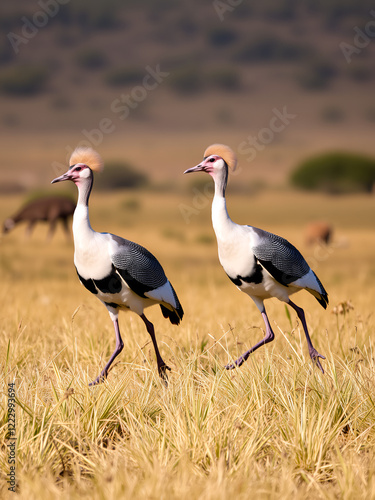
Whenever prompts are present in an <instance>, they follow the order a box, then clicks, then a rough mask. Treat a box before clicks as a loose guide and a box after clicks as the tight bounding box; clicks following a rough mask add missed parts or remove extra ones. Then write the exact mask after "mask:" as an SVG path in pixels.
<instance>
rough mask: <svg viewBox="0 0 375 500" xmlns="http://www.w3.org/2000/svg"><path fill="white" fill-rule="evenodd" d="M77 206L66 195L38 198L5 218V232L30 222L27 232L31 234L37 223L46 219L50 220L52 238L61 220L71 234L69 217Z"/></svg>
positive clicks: (50, 235) (67, 232)
mask: <svg viewBox="0 0 375 500" xmlns="http://www.w3.org/2000/svg"><path fill="white" fill-rule="evenodd" d="M75 208H76V204H75V203H74V201H73V200H72V199H71V198H68V197H66V196H49V197H44V198H38V199H37V200H33V201H30V202H29V203H27V204H26V205H24V206H23V207H22V208H21V210H19V211H18V212H17V213H16V214H15V215H13V217H9V218H8V219H6V220H5V222H4V225H3V234H6V233H8V232H9V231H10V230H11V229H13V228H14V227H15V226H16V225H17V224H19V223H20V222H28V225H27V228H26V233H27V235H28V236H30V235H31V233H32V230H33V229H34V226H35V224H36V223H37V222H40V221H45V222H49V231H48V236H47V237H48V239H51V238H52V236H53V234H54V232H55V229H56V224H57V222H58V221H59V220H61V222H62V224H63V227H64V229H65V232H66V234H67V235H68V236H70V233H69V227H68V219H69V217H71V216H72V215H73V213H74V210H75Z"/></svg>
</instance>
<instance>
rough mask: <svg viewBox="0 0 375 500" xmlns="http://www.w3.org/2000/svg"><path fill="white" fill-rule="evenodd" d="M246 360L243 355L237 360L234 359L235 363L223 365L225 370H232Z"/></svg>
mask: <svg viewBox="0 0 375 500" xmlns="http://www.w3.org/2000/svg"><path fill="white" fill-rule="evenodd" d="M247 358H248V356H246V357H245V355H244V354H243V355H242V356H240V357H239V358H238V359H236V361H235V362H234V363H229V364H227V365H225V369H226V370H234V369H235V368H238V367H239V366H241V365H242V363H244V362H245V361H246V360H247Z"/></svg>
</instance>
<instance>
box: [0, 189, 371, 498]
mask: <svg viewBox="0 0 375 500" xmlns="http://www.w3.org/2000/svg"><path fill="white" fill-rule="evenodd" d="M193 196H194V195H193V194H192V193H188V194H186V191H185V193H180V194H168V193H167V194H166V193H161V192H143V193H130V192H122V193H119V194H115V195H112V194H111V195H105V194H98V193H95V192H94V194H93V197H92V200H91V222H92V225H93V227H94V228H95V229H96V230H99V231H104V230H105V231H110V232H115V233H117V234H120V235H122V236H124V237H127V238H129V239H133V240H135V241H137V242H139V243H141V244H143V245H145V246H146V247H147V248H149V249H150V250H151V251H152V252H153V253H154V254H155V255H156V256H157V257H158V258H159V260H160V261H161V262H162V264H163V266H164V269H165V271H166V273H167V276H168V277H169V279H170V280H171V282H172V283H173V285H174V287H175V289H176V291H177V293H178V295H179V298H180V300H181V302H182V304H183V306H184V309H185V317H184V319H183V321H182V324H181V325H180V326H179V327H174V326H172V325H170V324H169V323H168V322H167V321H166V320H164V319H163V317H162V315H161V312H160V309H159V308H158V307H154V308H151V309H149V310H148V311H147V314H148V317H149V318H150V320H151V321H153V322H154V324H155V328H156V332H157V338H158V340H159V345H160V349H161V351H162V355H163V357H164V359H165V360H166V362H167V363H168V364H169V366H171V368H172V372H171V374H170V376H169V386H168V388H165V387H164V385H163V384H162V383H161V382H160V380H159V378H158V375H157V370H156V362H155V358H154V353H153V349H152V346H151V343H150V339H149V338H148V335H147V332H146V331H145V329H144V326H143V323H142V322H141V321H140V320H139V318H137V316H136V315H134V314H132V313H128V314H125V313H123V314H122V315H121V316H120V328H121V330H122V333H123V339H124V343H125V347H124V350H123V352H122V353H121V355H120V356H119V358H118V360H117V363H116V364H115V366H114V367H113V369H112V370H111V372H110V374H109V377H108V380H107V381H106V382H105V383H104V384H102V385H100V386H97V387H93V388H89V387H88V382H90V381H91V380H92V379H93V378H94V377H95V376H96V375H97V374H98V373H99V371H100V369H101V368H102V367H103V365H104V363H105V360H107V359H108V357H109V355H110V353H111V352H112V350H113V348H114V344H115V339H114V332H113V327H112V323H111V321H110V319H109V317H108V314H107V312H106V310H105V308H104V307H103V306H102V305H101V304H100V303H99V301H97V299H95V297H94V296H92V295H90V294H89V293H88V292H87V291H86V290H85V289H84V288H83V287H82V286H81V285H80V284H79V282H78V279H77V276H76V273H75V270H74V266H73V256H72V251H73V247H72V242H67V241H66V239H65V236H64V234H63V233H62V231H61V229H59V230H58V232H57V234H56V237H55V238H54V239H53V240H52V242H49V243H47V242H46V241H45V236H46V228H45V227H43V226H40V227H38V228H37V229H36V231H35V234H34V235H33V237H32V238H31V240H26V239H25V237H24V232H23V229H21V228H18V229H16V230H15V231H14V232H13V233H11V234H10V235H8V236H7V237H4V238H3V239H2V240H1V242H0V252H1V254H0V255H1V261H0V265H1V288H0V294H1V304H2V307H1V335H0V342H1V351H0V352H1V354H0V366H1V437H0V443H1V445H0V446H1V448H0V449H1V452H0V453H1V455H0V456H1V471H0V473H1V486H0V488H1V493H0V495H1V496H2V497H3V498H6V497H7V494H9V495H12V496H11V498H18V497H19V498H25V499H26V498H27V499H38V500H43V499H48V500H49V499H50V498H55V499H78V498H79V499H84V498H90V499H94V500H96V499H106V498H108V499H109V498H133V499H136V498H150V499H151V498H155V499H156V498H157V499H162V498H165V499H177V498H179V499H180V498H199V499H205V500H208V499H214V498H215V500H216V499H224V498H231V497H236V498H237V499H239V500H240V499H248V498H257V499H263V498H264V499H266V498H275V499H276V498H277V499H286V498H295V499H301V498H303V499H305V500H306V499H317V498H319V499H320V498H322V499H323V498H324V499H334V498H340V499H349V498H366V499H371V498H375V465H374V464H375V451H374V450H375V429H374V424H375V389H374V384H375V376H374V374H375V363H374V354H373V340H372V337H373V330H374V324H375V318H374V313H373V311H374V299H375V287H374V277H375V262H374V246H375V236H374V222H373V214H374V204H375V199H374V198H373V197H370V196H368V197H366V196H345V197H326V196H321V195H307V194H301V193H295V192H291V191H283V190H279V191H272V192H267V191H264V192H259V193H258V194H255V195H253V196H249V195H246V196H245V195H244V194H239V193H233V192H232V193H231V192H230V191H229V193H228V197H229V200H228V206H229V211H230V214H231V216H232V218H233V219H234V220H235V221H238V222H240V223H249V224H253V225H256V226H259V227H263V228H264V229H268V230H270V231H273V232H276V233H278V234H282V235H283V236H285V237H287V238H288V239H289V240H290V241H292V242H293V243H294V244H295V245H296V246H297V247H298V248H300V249H301V251H302V252H303V254H304V255H305V256H306V258H307V260H308V261H309V263H310V264H312V265H313V267H314V269H315V270H316V272H317V274H318V276H319V277H320V279H321V280H322V282H323V283H324V285H325V287H326V288H327V290H328V292H329V297H330V306H329V308H328V310H327V311H324V310H323V309H322V308H321V307H320V306H319V304H318V303H317V302H316V301H315V299H314V298H313V297H312V296H310V295H309V294H308V293H306V292H301V293H300V294H298V295H297V296H295V301H296V302H297V304H299V305H301V306H302V307H304V308H305V310H306V315H307V320H308V325H309V327H310V332H311V336H312V341H313V343H314V345H315V346H316V348H317V349H318V351H319V352H320V353H322V354H324V355H325V356H326V360H325V361H324V362H323V365H324V368H325V374H324V375H322V373H321V372H320V371H319V370H318V369H317V368H315V367H314V366H313V365H312V363H311V361H310V359H309V357H308V351H307V346H306V341H305V338H304V334H303V330H302V328H301V324H300V323H299V321H298V320H297V318H296V316H295V314H294V312H293V311H291V312H290V316H289V314H288V313H287V311H286V308H285V306H284V304H282V303H280V302H277V301H275V300H270V301H268V302H267V303H266V305H267V310H268V313H269V317H270V321H271V324H272V326H273V328H274V331H275V334H276V339H275V341H274V342H273V343H271V344H269V345H268V346H266V347H263V348H261V349H260V350H259V351H257V352H256V353H255V354H254V355H253V356H251V357H250V358H249V360H248V362H247V363H245V364H244V365H243V366H242V367H241V368H240V369H238V370H235V371H230V372H228V371H225V370H224V368H223V367H224V365H225V364H226V363H227V362H228V361H230V360H231V359H233V358H235V357H237V356H238V355H239V354H240V353H242V352H243V351H245V350H246V349H247V348H248V347H249V346H250V345H253V344H254V343H255V342H256V341H258V340H259V339H260V338H261V337H262V336H263V331H262V328H263V322H262V318H261V316H260V314H259V312H258V310H257V309H256V307H255V305H254V304H253V303H252V302H251V301H250V300H249V299H248V297H246V296H245V295H244V294H241V293H240V292H239V291H238V290H237V289H236V288H235V287H234V286H233V284H232V283H231V282H230V281H229V280H228V278H227V277H226V276H225V274H224V272H223V270H222V269H221V267H220V265H219V262H218V259H217V250H216V243H215V240H214V235H213V231H212V228H211V224H210V208H209V203H208V201H207V204H206V205H205V203H204V201H203V202H202V200H201V202H202V209H197V211H198V212H199V213H194V214H193V215H191V217H190V223H189V224H187V223H186V222H185V221H184V219H183V217H182V214H181V206H180V204H181V203H184V204H185V205H187V206H191V207H193ZM20 202H21V198H20V197H17V196H12V197H10V196H9V197H3V198H2V199H0V219H1V220H3V219H4V218H5V217H6V216H7V215H9V214H10V213H12V212H13V211H15V210H16V209H17V208H18V206H19V204H20ZM203 205H205V206H203ZM322 218H323V219H328V220H331V221H332V222H333V223H334V226H335V234H334V239H333V243H332V245H331V246H330V247H329V248H327V249H314V248H310V247H306V246H305V244H304V239H303V228H304V227H305V225H306V222H307V221H308V220H310V219H322ZM347 301H349V302H350V303H351V304H352V306H353V309H349V310H348V311H347V312H343V311H342V310H341V309H340V308H338V309H337V308H336V309H335V306H336V307H337V306H338V305H339V304H340V303H346V302H347ZM340 311H341V313H340ZM13 381H14V383H15V390H16V401H17V405H16V427H17V465H16V476H17V481H18V486H19V489H18V492H17V493H15V494H14V493H8V492H7V483H6V482H5V479H6V474H8V472H9V465H8V463H7V459H8V449H7V447H6V444H7V429H8V425H7V413H6V412H7V384H8V383H9V382H13ZM13 495H14V496H13Z"/></svg>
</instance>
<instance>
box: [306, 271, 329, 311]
mask: <svg viewBox="0 0 375 500" xmlns="http://www.w3.org/2000/svg"><path fill="white" fill-rule="evenodd" d="M313 272H314V271H313ZM314 276H315V278H316V280H317V282H318V285H319V288H320V291H319V292H318V291H317V290H313V289H312V288H306V290H307V291H309V292H310V293H311V294H312V295H314V297H315V298H316V300H317V301H318V302H319V304H320V305H321V306H322V307H324V309H327V305H328V293H327V292H326V290H325V288H324V286H323V285H322V283H321V281H320V279H319V278H318V276H317V275H316V274H315V273H314Z"/></svg>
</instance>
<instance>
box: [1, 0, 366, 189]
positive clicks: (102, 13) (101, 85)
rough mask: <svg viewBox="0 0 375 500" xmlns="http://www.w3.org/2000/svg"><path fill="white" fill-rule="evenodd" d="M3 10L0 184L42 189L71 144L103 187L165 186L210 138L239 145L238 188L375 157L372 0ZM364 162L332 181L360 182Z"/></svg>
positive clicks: (225, 0) (50, 1)
mask: <svg viewBox="0 0 375 500" xmlns="http://www.w3.org/2000/svg"><path fill="white" fill-rule="evenodd" d="M0 23H1V30H2V34H3V36H2V38H1V45H0V63H1V73H0V97H1V108H0V129H1V138H2V147H1V151H2V154H1V157H0V191H1V193H2V194H9V193H16V192H23V191H30V190H35V189H42V188H46V189H49V188H48V187H47V186H48V184H49V182H50V180H51V179H52V178H54V177H56V175H57V174H58V175H60V174H61V173H62V172H63V171H65V169H66V166H67V163H68V158H69V155H70V152H71V151H72V149H74V148H75V147H76V146H77V145H78V144H86V145H92V146H93V147H94V148H97V149H98V151H99V152H100V153H101V154H102V155H103V157H104V158H105V160H106V162H107V164H110V163H111V162H112V164H113V165H114V166H115V167H116V168H115V169H113V172H114V174H113V177H115V179H116V180H115V184H117V183H118V179H119V175H120V174H119V172H120V173H121V169H125V170H126V175H125V177H126V178H128V177H129V176H130V177H132V175H133V174H134V175H135V173H137V175H140V176H141V180H140V182H139V185H141V186H144V185H145V184H146V183H149V184H150V185H151V184H152V185H154V186H158V187H160V188H161V187H163V188H165V189H167V188H168V187H173V188H175V187H176V186H177V185H184V184H183V183H184V182H185V185H186V179H185V178H184V177H183V176H182V175H181V174H182V172H183V171H184V170H185V169H186V168H188V167H190V166H192V165H195V164H197V163H198V162H199V161H200V159H201V158H202V153H203V151H204V149H205V147H206V146H207V145H208V144H209V143H211V142H225V143H227V144H229V145H230V146H231V147H232V148H233V149H234V150H235V151H236V152H237V154H238V156H239V162H240V166H241V167H242V168H241V171H240V175H238V176H237V177H234V178H233V180H232V185H233V186H236V185H238V187H239V188H241V187H242V188H243V187H244V188H245V189H247V190H250V189H251V188H252V189H255V188H256V187H265V186H271V187H272V186H273V187H274V186H283V185H287V184H289V183H290V182H292V181H293V175H292V173H293V171H294V170H295V169H296V168H297V167H298V166H299V165H300V164H301V163H303V162H304V160H305V159H307V158H310V157H316V156H319V155H320V154H321V153H326V152H337V151H342V152H344V153H347V152H351V153H353V154H360V155H365V156H366V157H371V156H372V155H374V154H375V151H374V140H373V137H374V128H375V93H374V82H375V67H374V61H375V57H374V56H375V40H374V38H375V10H374V9H373V3H372V2H370V1H368V0H329V1H328V0H327V1H320V0H313V1H310V0H306V1H304V2H298V1H296V0H263V1H262V2H250V1H249V0H244V1H242V2H241V1H239V0H237V1H233V0H214V1H210V2H208V3H206V2H203V3H202V2H198V1H197V0H189V1H179V2H174V1H171V0H159V1H158V2H152V1H150V0H138V1H120V0H107V1H106V2H103V1H100V0H70V1H66V0H64V1H61V0H60V1H58V0H41V1H39V2H36V1H35V2H34V1H32V2H30V1H26V0H17V1H16V2H3V3H2V6H1V16H0ZM337 161H338V160H337V157H335V158H334V159H333V160H332V161H330V160H329V161H328V164H329V165H331V164H334V165H336V167H332V168H333V170H334V172H336V173H335V174H333V175H338V174H337ZM343 161H344V163H345V162H347V163H348V164H349V166H347V163H345V165H346V167H345V168H346V169H347V170H348V169H349V170H350V171H352V170H353V169H354V170H355V165H356V159H355V158H354V159H353V157H351V158H349V159H347V158H345V159H344V160H343ZM339 163H340V162H339ZM335 168H336V170H335ZM116 169H117V170H116ZM365 171H366V173H365V174H364V175H365V178H366V180H365V182H364V184H363V183H362V184H361V182H359V181H358V179H354V180H353V183H354V185H353V186H354V187H353V186H351V182H352V180H351V179H349V180H347V179H346V178H345V179H344V181H343V182H342V183H341V187H339V188H337V187H336V186H332V183H330V182H328V184H329V186H328V189H329V190H333V191H335V190H340V189H341V188H342V186H344V187H343V189H344V190H349V191H350V190H351V189H352V187H353V189H354V190H358V189H359V190H362V189H363V190H365V191H371V189H372V187H371V186H372V184H373V182H374V179H375V177H374V165H373V162H370V164H366V167H365ZM107 175H110V174H107ZM137 175H136V177H137ZM345 175H347V174H345ZM349 177H350V175H349ZM105 182H106V183H107V187H108V182H109V187H110V185H111V180H110V179H109V180H108V179H107V180H106V181H105ZM124 182H125V183H126V182H127V181H126V180H125V181H124ZM131 182H133V184H134V180H132V181H131ZM137 182H138V181H137V180H136V181H135V184H137ZM293 182H294V183H296V181H295V179H294V181H293ZM303 182H305V181H302V183H303ZM307 182H308V183H310V180H308V181H307ZM297 184H298V181H297ZM305 184H306V182H305ZM323 185H324V186H323V187H324V188H326V189H327V182H323ZM318 186H319V187H322V183H319V182H318Z"/></svg>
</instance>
